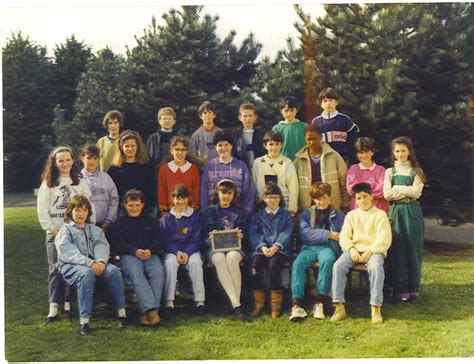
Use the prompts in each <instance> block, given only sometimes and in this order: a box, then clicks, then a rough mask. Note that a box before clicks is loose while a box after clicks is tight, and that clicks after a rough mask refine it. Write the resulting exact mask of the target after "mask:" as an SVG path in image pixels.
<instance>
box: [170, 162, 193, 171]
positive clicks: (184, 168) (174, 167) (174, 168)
mask: <svg viewBox="0 0 474 364" xmlns="http://www.w3.org/2000/svg"><path fill="white" fill-rule="evenodd" d="M191 165H192V164H191V163H190V162H189V161H186V163H184V164H183V165H182V166H178V165H177V164H176V163H175V162H174V161H171V162H169V163H168V167H169V169H171V171H172V172H173V173H176V171H177V170H178V169H180V170H181V172H182V173H186V172H187V171H188V170H189V168H191Z"/></svg>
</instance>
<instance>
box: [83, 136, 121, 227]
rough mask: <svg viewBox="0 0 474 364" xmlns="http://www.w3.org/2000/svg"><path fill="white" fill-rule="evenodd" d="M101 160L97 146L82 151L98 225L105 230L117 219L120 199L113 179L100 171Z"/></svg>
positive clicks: (84, 169) (86, 177)
mask: <svg viewBox="0 0 474 364" xmlns="http://www.w3.org/2000/svg"><path fill="white" fill-rule="evenodd" d="M99 158H100V150H99V148H97V147H96V146H95V145H92V144H88V145H86V146H85V147H84V148H83V149H82V151H81V160H82V164H83V165H84V168H83V169H82V171H81V173H82V177H83V178H84V180H85V181H86V182H87V185H88V186H89V189H90V190H91V193H92V199H91V203H92V205H93V206H94V207H95V214H96V218H95V220H96V224H97V225H98V226H100V227H101V228H102V229H104V230H105V229H107V228H108V226H109V225H110V224H111V223H113V222H114V221H115V219H116V218H117V208H118V202H119V197H118V193H117V187H115V184H114V181H112V178H110V176H109V175H108V174H107V173H105V172H101V171H99Z"/></svg>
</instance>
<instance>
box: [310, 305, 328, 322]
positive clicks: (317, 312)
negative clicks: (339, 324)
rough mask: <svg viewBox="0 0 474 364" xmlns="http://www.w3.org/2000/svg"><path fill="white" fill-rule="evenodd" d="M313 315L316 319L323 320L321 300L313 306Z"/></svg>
mask: <svg viewBox="0 0 474 364" xmlns="http://www.w3.org/2000/svg"><path fill="white" fill-rule="evenodd" d="M313 317H314V318H315V319H318V320H324V318H325V317H326V316H324V306H323V304H322V303H321V302H318V303H316V304H315V305H314V307H313Z"/></svg>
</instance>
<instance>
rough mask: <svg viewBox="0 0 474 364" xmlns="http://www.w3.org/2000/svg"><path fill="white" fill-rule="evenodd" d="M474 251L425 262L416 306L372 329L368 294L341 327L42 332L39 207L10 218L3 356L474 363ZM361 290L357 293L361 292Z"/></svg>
mask: <svg viewBox="0 0 474 364" xmlns="http://www.w3.org/2000/svg"><path fill="white" fill-rule="evenodd" d="M473 265H474V254H473V250H459V251H439V250H435V251H430V252H427V253H426V255H425V261H424V266H423V282H422V289H421V298H420V301H419V303H418V304H415V305H410V304H400V305H398V306H393V305H388V304H387V305H386V306H384V308H383V314H384V318H385V323H384V324H382V325H378V326H374V325H372V324H371V322H370V318H369V317H370V308H369V304H368V297H367V295H360V294H358V295H355V296H353V297H352V298H351V297H349V302H348V304H347V311H348V315H349V317H348V319H347V320H346V321H344V322H342V323H340V324H337V325H334V324H331V323H329V320H328V319H326V320H324V321H316V320H314V319H313V318H312V317H308V318H307V319H306V320H305V321H303V322H302V323H300V324H294V323H291V322H289V320H288V318H289V312H286V313H285V314H284V316H283V317H282V318H279V319H271V318H270V317H269V316H268V315H265V316H263V317H261V318H258V319H253V320H249V321H248V322H240V321H236V320H235V319H233V318H228V317H227V318H221V317H219V316H218V315H217V314H215V313H216V312H219V311H220V310H222V309H223V306H222V305H221V306H218V304H217V303H216V302H214V301H213V298H212V297H211V294H208V297H207V300H208V305H209V306H210V308H211V309H210V311H211V314H209V315H206V316H204V317H193V316H192V315H190V314H189V313H187V312H186V309H184V308H178V310H179V311H180V312H179V314H178V315H176V316H175V317H174V318H171V319H169V320H166V321H163V322H162V324H160V326H159V328H157V329H149V328H142V327H140V326H138V325H137V324H136V317H137V315H138V313H137V309H136V307H133V308H132V310H130V311H129V316H131V317H130V321H131V324H130V326H129V327H128V328H126V329H125V330H121V331H120V330H118V329H116V327H115V321H114V320H113V317H112V314H111V312H109V311H107V310H104V311H99V312H97V313H95V316H94V317H93V318H92V320H91V326H92V328H93V331H92V332H91V334H90V335H89V336H87V337H79V335H78V334H77V333H76V331H77V327H78V319H77V318H76V317H74V319H73V320H72V321H71V320H69V319H68V318H66V317H65V316H64V315H63V316H62V319H61V320H60V321H58V322H56V323H54V324H51V325H48V326H43V325H42V324H41V320H42V319H43V318H44V316H45V314H46V313H47V308H48V307H47V299H48V297H47V284H46V277H47V262H46V253H45V247H44V234H43V232H42V230H41V229H40V227H39V224H38V222H37V218H36V210H35V209H32V208H14V209H13V208H7V209H5V309H6V313H5V321H6V322H5V340H6V347H5V355H6V359H7V360H8V361H82V360H95V361H99V360H179V359H289V358H299V359H310V358H356V357H360V358H404V357H406V358H409V357H410V358H411V357H468V356H474V346H473V343H474V315H473V306H474V273H473V272H474V271H473V268H472V267H473ZM356 286H357V285H356Z"/></svg>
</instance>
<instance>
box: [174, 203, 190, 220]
mask: <svg viewBox="0 0 474 364" xmlns="http://www.w3.org/2000/svg"><path fill="white" fill-rule="evenodd" d="M193 212H194V209H193V208H192V207H191V206H188V208H187V209H186V211H185V212H176V209H175V208H174V207H172V208H171V210H170V214H171V215H173V216H175V217H176V218H177V219H181V218H182V217H183V216H184V217H189V216H191V215H192V214H193Z"/></svg>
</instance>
